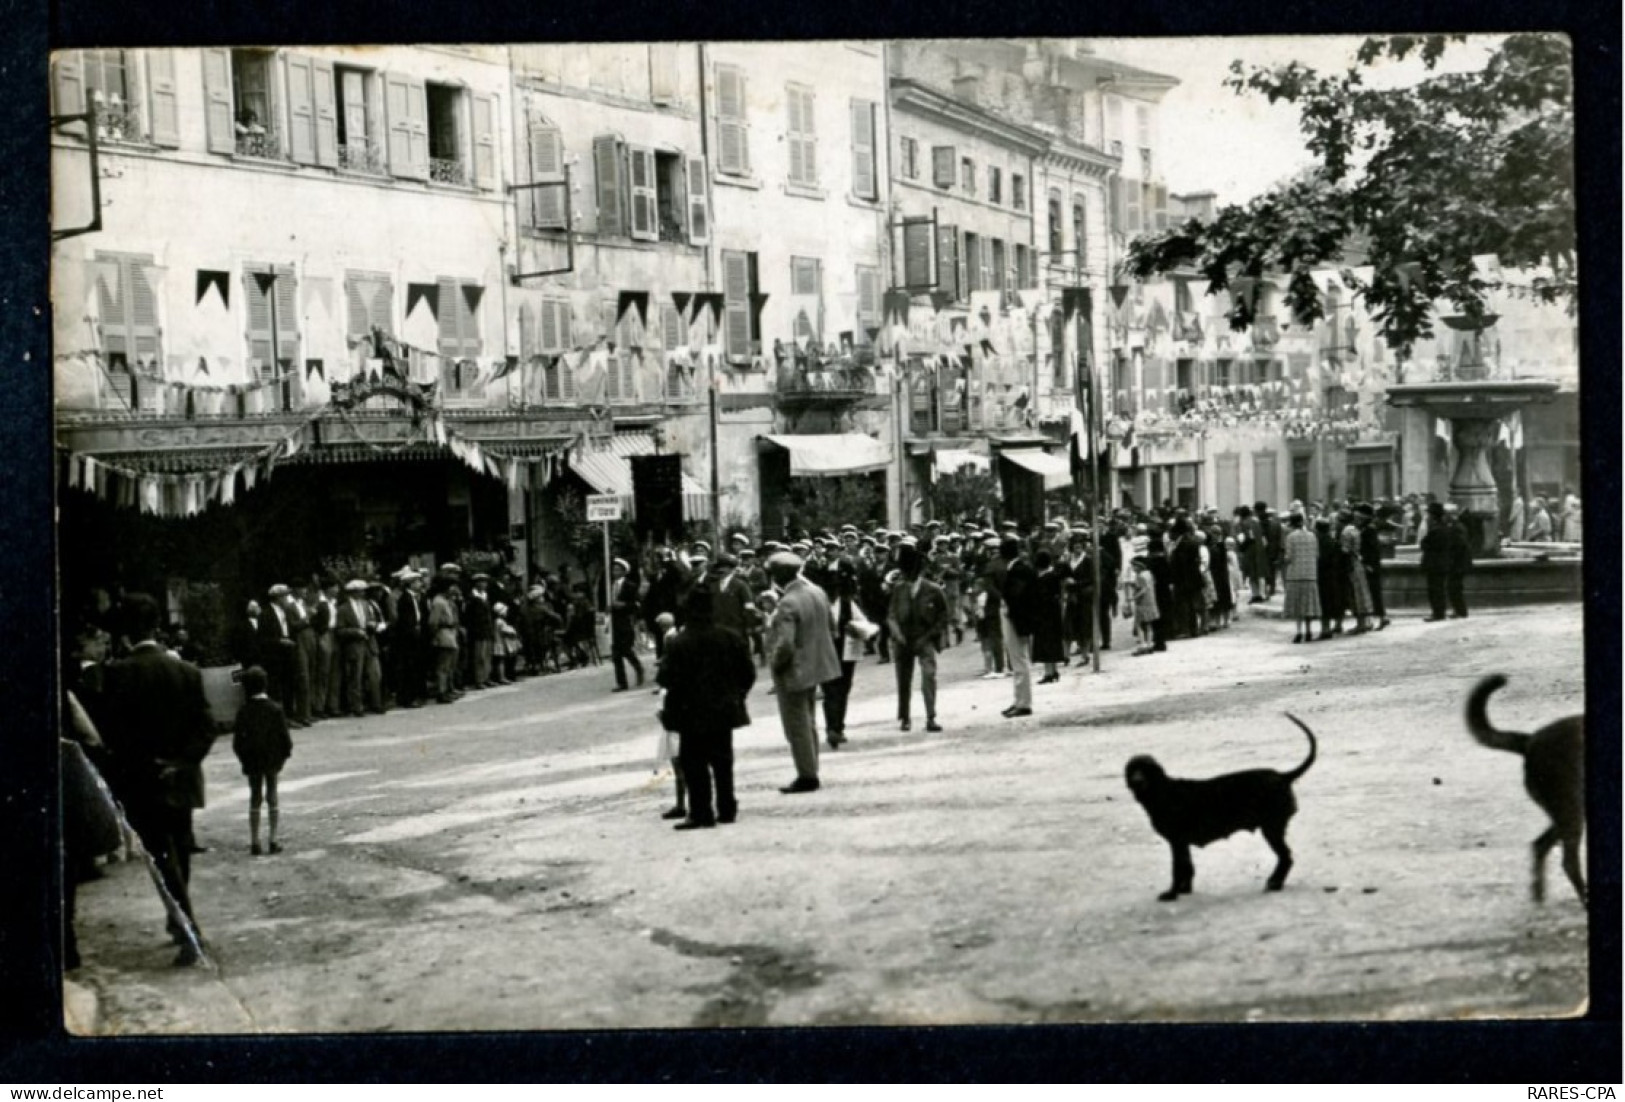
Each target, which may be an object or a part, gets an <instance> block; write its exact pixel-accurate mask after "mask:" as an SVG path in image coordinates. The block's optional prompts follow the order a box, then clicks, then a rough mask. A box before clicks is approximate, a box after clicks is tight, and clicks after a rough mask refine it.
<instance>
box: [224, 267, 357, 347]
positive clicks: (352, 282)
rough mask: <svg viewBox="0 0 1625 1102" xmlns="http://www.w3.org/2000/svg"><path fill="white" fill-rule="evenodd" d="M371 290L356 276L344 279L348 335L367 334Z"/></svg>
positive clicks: (346, 330) (346, 331)
mask: <svg viewBox="0 0 1625 1102" xmlns="http://www.w3.org/2000/svg"><path fill="white" fill-rule="evenodd" d="M371 290H372V288H371V285H370V284H368V283H367V282H366V281H364V280H362V279H361V278H359V277H357V276H351V277H350V278H349V279H347V280H345V281H344V300H345V303H346V305H347V307H348V320H347V327H346V329H345V333H346V335H347V336H349V337H352V338H353V337H364V336H366V335H367V332H368V330H369V327H370V322H369V320H368V319H369V317H370V315H371V313H372V296H371ZM250 298H252V296H250Z"/></svg>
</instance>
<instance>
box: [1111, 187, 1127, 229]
mask: <svg viewBox="0 0 1625 1102" xmlns="http://www.w3.org/2000/svg"><path fill="white" fill-rule="evenodd" d="M1107 187H1108V191H1107V205H1108V206H1109V207H1110V208H1111V209H1110V211H1109V213H1108V217H1109V218H1110V219H1111V228H1112V232H1113V233H1127V232H1128V220H1127V216H1126V214H1125V212H1124V210H1123V178H1122V177H1121V176H1113V177H1112V178H1111V180H1110V182H1109V183H1108V185H1107Z"/></svg>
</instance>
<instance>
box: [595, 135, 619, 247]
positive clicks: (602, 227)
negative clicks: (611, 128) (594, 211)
mask: <svg viewBox="0 0 1625 1102" xmlns="http://www.w3.org/2000/svg"><path fill="white" fill-rule="evenodd" d="M592 165H593V173H594V175H595V176H596V178H597V194H598V233H599V234H600V235H601V236H603V235H624V234H625V233H626V214H625V205H626V204H625V200H624V198H623V197H624V196H625V195H626V169H625V162H624V161H623V160H622V158H621V143H620V141H619V140H617V139H616V138H615V137H614V136H613V135H610V134H600V135H599V136H598V137H596V138H594V139H593V140H592Z"/></svg>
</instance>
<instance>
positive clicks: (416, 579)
mask: <svg viewBox="0 0 1625 1102" xmlns="http://www.w3.org/2000/svg"><path fill="white" fill-rule="evenodd" d="M400 577H401V597H400V600H399V601H397V602H396V604H395V607H396V610H397V611H396V619H395V625H394V627H395V639H394V654H395V676H396V682H395V700H396V702H397V703H399V704H400V705H401V706H402V707H404V708H420V707H422V706H423V692H424V688H423V687H424V685H425V684H426V683H427V681H428V674H427V671H426V669H425V665H426V663H425V661H424V652H425V649H426V638H425V635H426V632H427V630H428V622H429V608H428V605H427V604H426V603H425V601H424V599H423V575H422V574H420V573H418V572H417V571H416V570H413V569H412V568H411V567H407V568H406V569H405V570H402V571H401V575H400Z"/></svg>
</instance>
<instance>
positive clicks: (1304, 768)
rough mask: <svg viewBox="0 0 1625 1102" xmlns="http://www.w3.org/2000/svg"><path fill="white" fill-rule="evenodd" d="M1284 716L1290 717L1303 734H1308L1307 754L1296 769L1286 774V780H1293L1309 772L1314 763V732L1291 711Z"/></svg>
mask: <svg viewBox="0 0 1625 1102" xmlns="http://www.w3.org/2000/svg"><path fill="white" fill-rule="evenodd" d="M1286 718H1288V719H1290V720H1291V721H1292V722H1293V723H1296V724H1297V725H1298V728H1299V729H1300V730H1301V731H1303V733H1304V734H1306V735H1308V736H1309V756H1308V757H1307V758H1304V759H1303V764H1302V765H1300V766H1298V767H1297V768H1296V769H1294V770H1293V771H1292V772H1290V773H1288V774H1287V775H1286V779H1287V780H1289V781H1295V780H1297V779H1298V778H1299V777H1301V776H1303V775H1304V774H1305V773H1307V772H1309V767H1310V766H1311V765H1313V764H1315V733H1314V732H1313V731H1311V730H1310V729H1309V725H1308V724H1307V723H1305V722H1304V721H1303V720H1301V719H1299V718H1298V717H1297V716H1295V715H1293V714H1292V713H1291V712H1287V713H1286Z"/></svg>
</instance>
